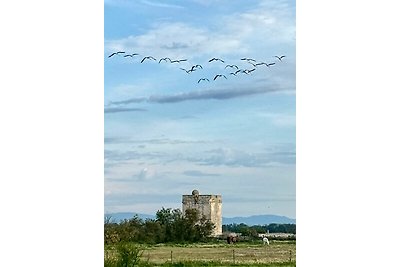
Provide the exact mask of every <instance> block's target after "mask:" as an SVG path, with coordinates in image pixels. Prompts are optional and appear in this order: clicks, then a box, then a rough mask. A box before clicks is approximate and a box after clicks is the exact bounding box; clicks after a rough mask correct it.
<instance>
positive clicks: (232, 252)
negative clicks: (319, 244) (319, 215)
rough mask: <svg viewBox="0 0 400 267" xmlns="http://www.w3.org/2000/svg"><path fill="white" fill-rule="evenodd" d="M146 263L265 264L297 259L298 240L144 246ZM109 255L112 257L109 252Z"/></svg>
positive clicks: (143, 258) (144, 260)
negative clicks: (260, 242)
mask: <svg viewBox="0 0 400 267" xmlns="http://www.w3.org/2000/svg"><path fill="white" fill-rule="evenodd" d="M143 248H144V251H143V254H142V256H141V261H142V262H148V263H151V264H163V263H168V262H171V258H172V262H173V263H174V262H187V261H202V262H211V261H213V262H221V263H227V264H228V263H229V264H232V263H236V264H241V263H245V264H261V263H278V262H289V261H292V262H294V261H295V259H296V243H295V242H293V241H291V242H287V241H271V243H270V245H262V244H251V243H245V242H243V243H237V244H234V245H228V244H193V245H185V246H176V245H163V244H162V245H155V246H150V247H143ZM106 255H108V256H111V255H112V252H111V251H109V252H108V254H107V253H106Z"/></svg>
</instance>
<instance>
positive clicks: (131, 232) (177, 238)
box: [104, 208, 214, 244]
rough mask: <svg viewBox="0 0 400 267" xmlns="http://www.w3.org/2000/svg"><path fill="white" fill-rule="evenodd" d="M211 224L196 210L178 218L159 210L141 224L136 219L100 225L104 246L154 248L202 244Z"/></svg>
mask: <svg viewBox="0 0 400 267" xmlns="http://www.w3.org/2000/svg"><path fill="white" fill-rule="evenodd" d="M213 228H214V224H213V223H211V222H210V221H209V220H207V219H206V218H205V217H204V216H203V217H201V216H200V214H199V211H197V210H196V209H188V210H186V211H185V214H182V212H181V210H180V209H170V208H168V209H166V208H162V209H161V210H158V211H157V213H156V219H146V220H142V219H140V218H139V217H138V216H137V215H136V216H134V217H133V218H131V219H125V220H122V221H121V222H119V223H116V222H113V221H112V218H111V217H108V218H105V221H104V243H105V244H116V243H120V242H136V243H146V244H157V243H167V242H174V243H175V242H176V243H181V242H198V241H206V240H207V239H208V237H209V236H210V234H211V232H212V230H213Z"/></svg>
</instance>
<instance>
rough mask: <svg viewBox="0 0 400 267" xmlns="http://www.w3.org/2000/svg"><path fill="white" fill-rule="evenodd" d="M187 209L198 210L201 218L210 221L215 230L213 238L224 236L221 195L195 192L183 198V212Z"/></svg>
mask: <svg viewBox="0 0 400 267" xmlns="http://www.w3.org/2000/svg"><path fill="white" fill-rule="evenodd" d="M187 209H196V210H198V211H199V213H200V216H204V217H205V218H206V219H208V220H210V221H211V222H212V223H213V224H214V225H215V228H214V230H213V232H212V234H211V235H212V236H218V235H222V197H221V195H200V194H199V191H197V190H193V191H192V194H191V195H183V196H182V212H183V214H185V211H186V210H187Z"/></svg>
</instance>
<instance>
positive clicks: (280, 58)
mask: <svg viewBox="0 0 400 267" xmlns="http://www.w3.org/2000/svg"><path fill="white" fill-rule="evenodd" d="M275 57H276V58H277V59H279V61H282V58H284V57H285V56H275Z"/></svg>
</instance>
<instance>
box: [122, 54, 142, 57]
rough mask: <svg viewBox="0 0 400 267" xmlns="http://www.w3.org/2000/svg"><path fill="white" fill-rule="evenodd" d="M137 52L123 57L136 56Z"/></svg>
mask: <svg viewBox="0 0 400 267" xmlns="http://www.w3.org/2000/svg"><path fill="white" fill-rule="evenodd" d="M138 55H139V54H137V53H133V54H127V55H125V56H124V57H133V56H138Z"/></svg>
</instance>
